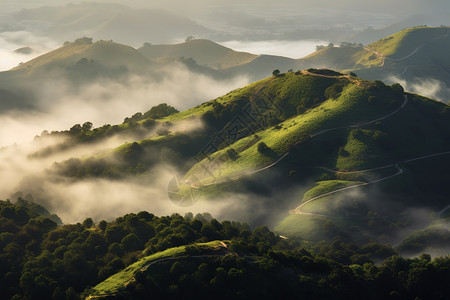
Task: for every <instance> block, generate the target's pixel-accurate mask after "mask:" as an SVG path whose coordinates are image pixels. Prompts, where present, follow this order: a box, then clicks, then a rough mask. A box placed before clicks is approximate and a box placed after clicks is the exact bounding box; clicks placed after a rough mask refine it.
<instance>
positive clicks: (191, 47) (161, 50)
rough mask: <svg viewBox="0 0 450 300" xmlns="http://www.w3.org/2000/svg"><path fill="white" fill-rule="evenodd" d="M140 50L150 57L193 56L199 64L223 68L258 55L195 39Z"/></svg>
mask: <svg viewBox="0 0 450 300" xmlns="http://www.w3.org/2000/svg"><path fill="white" fill-rule="evenodd" d="M138 51H139V52H140V53H141V54H142V55H144V56H145V57H147V58H148V59H156V58H161V57H167V56H169V57H176V58H178V57H185V58H193V59H194V60H195V61H196V62H197V63H198V64H200V65H205V66H208V67H211V68H214V69H223V68H228V67H232V66H235V65H241V64H244V63H248V62H249V61H251V60H253V59H255V58H257V57H258V55H254V54H250V53H246V52H237V51H234V50H232V49H229V48H226V47H224V46H221V45H219V44H216V43H214V42H212V41H209V40H203V39H193V40H190V41H186V42H184V43H180V44H172V45H152V44H145V45H144V46H143V47H141V48H139V49H138Z"/></svg>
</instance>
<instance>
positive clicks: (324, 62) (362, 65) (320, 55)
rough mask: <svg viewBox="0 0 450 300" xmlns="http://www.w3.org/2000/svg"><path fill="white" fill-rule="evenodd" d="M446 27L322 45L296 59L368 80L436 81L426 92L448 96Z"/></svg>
mask: <svg viewBox="0 0 450 300" xmlns="http://www.w3.org/2000/svg"><path fill="white" fill-rule="evenodd" d="M449 34H450V28H449V27H413V28H408V29H404V30H402V31H400V32H398V33H395V34H393V35H391V36H388V37H385V38H383V39H381V40H379V41H376V42H373V43H371V44H369V45H367V46H365V47H326V48H324V49H321V50H319V51H316V52H314V53H313V54H311V55H309V56H307V57H305V58H303V59H300V60H299V61H300V64H301V67H302V68H317V67H321V68H334V69H337V70H347V71H353V72H354V73H356V74H357V75H358V76H360V77H362V78H365V79H368V80H376V79H378V80H384V81H387V82H391V83H393V82H392V81H393V80H397V79H393V78H400V79H402V80H405V81H407V82H408V84H409V86H410V88H414V86H415V85H417V86H420V85H423V83H424V82H432V81H433V80H435V81H439V82H440V85H441V87H440V88H438V89H435V91H434V92H433V93H430V95H432V96H433V97H436V99H439V100H441V101H444V102H448V100H449V99H450V94H449V92H448V91H449V90H450V89H449V88H448V87H450V80H449V78H450V77H449V74H450V73H449V72H450V60H449V57H448V55H447V53H448V51H449V49H450V35H449Z"/></svg>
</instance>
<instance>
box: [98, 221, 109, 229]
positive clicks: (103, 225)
mask: <svg viewBox="0 0 450 300" xmlns="http://www.w3.org/2000/svg"><path fill="white" fill-rule="evenodd" d="M107 225H108V223H107V222H106V221H105V220H101V221H100V223H98V228H100V230H101V231H105V230H106V226H107Z"/></svg>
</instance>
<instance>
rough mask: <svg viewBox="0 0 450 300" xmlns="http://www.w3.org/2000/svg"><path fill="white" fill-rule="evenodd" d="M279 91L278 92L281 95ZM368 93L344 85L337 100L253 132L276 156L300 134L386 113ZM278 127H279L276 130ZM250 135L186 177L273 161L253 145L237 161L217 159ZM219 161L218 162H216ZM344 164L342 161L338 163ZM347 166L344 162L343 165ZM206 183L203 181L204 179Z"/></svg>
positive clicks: (226, 173) (227, 173)
mask: <svg viewBox="0 0 450 300" xmlns="http://www.w3.org/2000/svg"><path fill="white" fill-rule="evenodd" d="M281 93H282V92H280V94H281ZM368 96H369V94H368V92H367V90H366V89H364V88H362V87H359V86H357V85H354V84H350V85H348V86H347V87H346V88H345V89H344V91H343V92H342V94H341V96H340V97H339V98H338V99H337V100H332V99H330V100H327V101H325V102H323V103H322V104H321V105H319V106H317V107H315V108H313V109H310V110H308V111H307V112H306V113H304V114H301V115H298V116H295V117H293V118H291V119H288V120H286V121H284V122H282V123H280V124H278V125H279V126H276V127H271V128H269V129H266V130H264V131H261V132H259V133H257V135H258V136H259V137H260V138H261V140H260V141H261V142H264V143H265V144H266V145H267V146H268V147H270V148H271V149H272V150H273V151H274V152H275V153H276V155H277V156H278V157H279V156H281V155H283V154H284V153H286V152H287V151H288V149H289V147H290V146H291V145H294V144H295V143H297V142H298V141H300V140H301V139H302V138H303V137H305V136H308V135H310V134H313V133H315V132H318V131H320V130H323V129H328V128H334V127H341V126H348V125H352V124H355V123H358V122H364V121H368V120H371V119H374V118H376V117H379V116H382V115H383V114H387V113H389V112H390V111H391V110H392V109H391V108H390V107H388V105H387V104H386V101H385V100H379V101H374V102H372V103H368V102H367V99H368ZM280 127H281V129H280ZM253 138H254V137H253V136H249V137H246V138H244V139H241V140H239V141H238V142H236V143H234V144H233V145H231V146H229V147H226V148H225V149H222V150H220V151H217V152H216V153H214V154H213V155H211V156H210V159H205V160H203V161H201V162H200V163H198V164H197V165H195V166H194V167H193V168H192V169H191V170H190V171H189V173H188V174H187V176H191V175H195V176H197V177H198V178H201V176H199V174H200V173H201V172H202V170H203V168H202V165H203V166H204V167H206V168H208V169H209V170H210V171H211V172H212V173H213V174H214V176H215V177H217V178H227V177H228V178H230V177H231V178H233V177H236V176H239V175H240V174H243V173H246V172H248V171H250V170H253V169H255V168H261V167H264V166H265V165H268V164H270V163H271V162H273V161H275V160H276V157H275V158H274V157H268V156H265V155H263V154H261V153H259V152H258V151H257V144H258V143H256V144H254V145H253V146H251V147H249V148H246V149H245V150H243V151H242V152H239V151H238V153H239V158H238V159H237V160H234V161H233V160H229V159H228V160H224V161H223V162H220V161H221V160H220V159H219V158H220V157H222V156H224V155H225V153H226V151H227V150H229V149H230V148H233V149H235V150H237V149H240V148H241V147H242V146H243V145H245V144H246V143H248V142H249V141H250V140H251V139H253ZM349 147H350V148H351V149H350V150H352V152H353V153H354V154H355V155H356V152H357V150H360V151H363V150H364V149H358V147H356V145H351V144H350V145H349ZM353 149H355V150H353ZM218 162H220V163H218ZM342 164H343V165H344V166H345V164H344V163H342ZM347 165H348V164H347ZM205 183H206V182H205Z"/></svg>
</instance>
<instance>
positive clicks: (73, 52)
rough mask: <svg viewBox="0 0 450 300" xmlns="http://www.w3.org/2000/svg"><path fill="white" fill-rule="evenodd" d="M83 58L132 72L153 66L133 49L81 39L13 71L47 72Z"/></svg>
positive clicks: (106, 42) (72, 63) (107, 42)
mask: <svg viewBox="0 0 450 300" xmlns="http://www.w3.org/2000/svg"><path fill="white" fill-rule="evenodd" d="M83 58H85V59H87V60H95V61H98V62H99V63H101V64H104V65H107V66H109V67H119V66H126V67H127V68H130V69H132V70H133V69H134V70H143V69H144V68H148V67H150V66H152V63H151V62H150V61H149V60H147V59H146V58H145V57H143V56H142V55H141V54H140V53H139V52H138V51H136V49H134V48H132V47H129V46H125V45H121V44H117V43H113V42H109V41H97V42H95V43H93V42H92V39H90V38H81V39H78V40H75V41H74V42H72V43H67V44H66V45H64V46H63V47H60V48H58V49H56V50H54V51H51V52H49V53H46V54H44V55H41V56H39V57H37V58H35V59H32V60H30V61H28V62H26V63H23V64H21V65H19V66H17V67H16V68H14V69H12V70H13V71H19V70H22V71H35V70H36V69H39V68H45V69H47V70H48V69H51V68H52V67H60V68H62V67H67V66H71V65H74V64H76V63H77V62H79V61H80V60H81V59H83Z"/></svg>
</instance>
